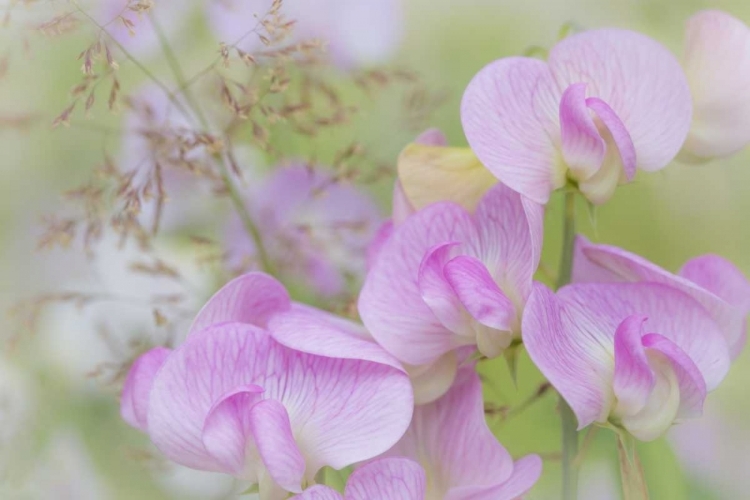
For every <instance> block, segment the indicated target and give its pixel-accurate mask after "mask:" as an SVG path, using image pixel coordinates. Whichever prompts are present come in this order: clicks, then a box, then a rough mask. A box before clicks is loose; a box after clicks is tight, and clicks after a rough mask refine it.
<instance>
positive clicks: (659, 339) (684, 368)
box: [643, 333, 706, 418]
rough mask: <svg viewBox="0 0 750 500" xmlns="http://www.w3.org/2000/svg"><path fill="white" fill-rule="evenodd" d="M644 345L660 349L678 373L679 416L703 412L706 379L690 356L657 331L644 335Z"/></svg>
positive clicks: (696, 414)
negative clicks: (656, 332)
mask: <svg viewBox="0 0 750 500" xmlns="http://www.w3.org/2000/svg"><path fill="white" fill-rule="evenodd" d="M643 345H644V347H647V348H649V349H653V350H656V351H659V352H660V353H662V354H663V355H664V356H666V357H667V359H669V361H670V363H671V364H672V369H673V370H674V371H675V374H676V375H677V382H678V384H679V388H680V408H679V410H678V413H677V417H678V418H695V417H699V416H701V414H702V413H703V401H705V399H706V381H705V380H703V376H702V375H701V372H700V370H698V367H697V366H695V363H693V360H692V359H690V356H688V355H687V354H685V351H683V350H682V349H680V348H679V347H678V346H677V345H676V344H675V343H674V342H672V341H670V340H669V339H667V338H665V337H663V336H661V335H659V334H655V333H651V334H648V335H645V336H644V337H643Z"/></svg>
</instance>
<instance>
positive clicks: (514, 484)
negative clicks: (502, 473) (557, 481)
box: [444, 455, 542, 500]
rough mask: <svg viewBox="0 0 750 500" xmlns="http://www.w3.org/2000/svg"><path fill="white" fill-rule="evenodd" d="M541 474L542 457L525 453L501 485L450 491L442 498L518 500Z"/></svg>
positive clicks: (456, 499) (458, 499)
mask: <svg viewBox="0 0 750 500" xmlns="http://www.w3.org/2000/svg"><path fill="white" fill-rule="evenodd" d="M541 475H542V459H541V458H539V456H538V455H527V456H525V457H523V458H521V459H519V460H517V461H516V463H515V464H514V465H513V474H511V476H510V477H509V478H508V479H507V480H506V481H505V482H504V483H502V484H501V485H499V486H491V487H482V488H473V489H466V490H465V491H461V492H451V494H449V495H448V496H446V497H445V499H444V500H520V499H521V498H523V497H524V495H526V494H527V493H528V492H529V491H530V490H531V488H532V487H533V486H534V485H535V484H536V482H537V481H538V480H539V477H540V476H541Z"/></svg>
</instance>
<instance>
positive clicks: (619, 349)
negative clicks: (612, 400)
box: [613, 315, 655, 414]
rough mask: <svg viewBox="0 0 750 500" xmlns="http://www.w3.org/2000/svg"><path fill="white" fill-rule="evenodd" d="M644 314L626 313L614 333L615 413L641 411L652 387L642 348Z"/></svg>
mask: <svg viewBox="0 0 750 500" xmlns="http://www.w3.org/2000/svg"><path fill="white" fill-rule="evenodd" d="M645 321H646V318H644V317H643V316H637V315H635V316H629V317H627V318H625V319H624V320H623V322H622V323H620V325H619V326H618V327H617V331H616V332H615V373H614V381H613V384H614V390H615V396H616V397H617V409H616V410H615V412H617V413H626V414H635V413H638V412H639V411H641V409H643V407H644V406H645V405H646V402H647V401H648V397H649V395H650V394H651V391H652V390H653V388H654V383H655V381H654V374H653V372H652V371H651V367H650V366H649V364H648V358H647V357H646V351H645V349H644V347H643V342H642V341H641V337H643V333H644V332H643V323H644V322H645Z"/></svg>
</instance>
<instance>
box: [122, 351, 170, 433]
mask: <svg viewBox="0 0 750 500" xmlns="http://www.w3.org/2000/svg"><path fill="white" fill-rule="evenodd" d="M171 352H172V351H171V349H167V348H164V347H154V348H153V349H151V350H150V351H147V352H145V353H143V354H141V355H140V356H139V357H138V359H136V360H135V361H134V362H133V365H132V366H131V367H130V370H129V371H128V376H127V378H126V379H125V385H124V386H123V388H122V396H121V397H120V415H121V416H122V418H123V420H125V421H126V422H127V423H128V424H130V425H132V426H133V427H135V428H136V429H140V430H142V431H143V432H148V400H149V394H150V392H151V386H152V385H153V383H154V377H155V376H156V373H157V372H158V371H159V369H160V368H161V366H162V365H163V364H164V361H165V360H166V359H167V357H168V356H169V354H170V353H171Z"/></svg>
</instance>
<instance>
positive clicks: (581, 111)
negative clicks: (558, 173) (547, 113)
mask: <svg viewBox="0 0 750 500" xmlns="http://www.w3.org/2000/svg"><path fill="white" fill-rule="evenodd" d="M560 139H561V148H562V155H563V158H564V160H565V163H566V164H567V166H568V167H569V168H570V170H571V171H572V172H573V175H575V176H576V178H579V179H581V180H583V179H588V178H589V177H591V176H592V175H594V174H595V173H596V171H597V170H599V167H600V166H601V165H602V161H603V160H604V154H605V152H606V148H607V146H606V144H605V143H604V139H602V136H601V135H600V134H599V131H598V130H597V128H596V124H594V120H593V118H592V117H591V113H590V112H589V109H588V107H587V106H586V84H585V83H574V84H573V85H571V86H570V87H568V88H567V89H565V92H563V95H562V99H561V100H560Z"/></svg>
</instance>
